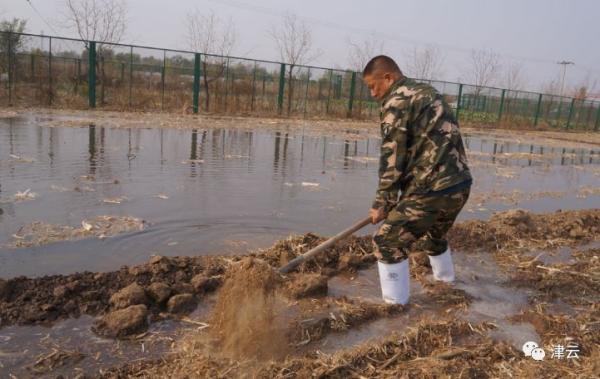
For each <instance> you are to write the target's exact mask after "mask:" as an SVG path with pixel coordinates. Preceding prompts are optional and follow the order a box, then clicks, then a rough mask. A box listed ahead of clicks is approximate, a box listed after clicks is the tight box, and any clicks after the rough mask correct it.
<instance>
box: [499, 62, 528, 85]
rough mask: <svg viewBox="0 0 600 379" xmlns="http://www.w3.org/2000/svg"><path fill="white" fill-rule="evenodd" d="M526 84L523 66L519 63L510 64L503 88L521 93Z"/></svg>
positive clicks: (505, 74)
mask: <svg viewBox="0 0 600 379" xmlns="http://www.w3.org/2000/svg"><path fill="white" fill-rule="evenodd" d="M526 82H527V80H526V79H525V73H524V70H523V65H522V64H521V63H519V62H512V63H509V64H508V66H507V67H506V71H505V73H504V80H503V84H502V86H503V87H504V88H506V89H508V90H511V91H520V90H522V89H523V88H525V85H526Z"/></svg>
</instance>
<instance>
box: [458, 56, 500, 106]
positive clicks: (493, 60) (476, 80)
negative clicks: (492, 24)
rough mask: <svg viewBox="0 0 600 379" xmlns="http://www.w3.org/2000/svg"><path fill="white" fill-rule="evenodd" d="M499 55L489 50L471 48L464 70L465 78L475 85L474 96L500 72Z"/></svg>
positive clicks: (492, 82)
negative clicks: (467, 63)
mask: <svg viewBox="0 0 600 379" xmlns="http://www.w3.org/2000/svg"><path fill="white" fill-rule="evenodd" d="M500 69H501V65H500V56H499V55H498V54H496V53H494V52H493V51H491V50H471V55H470V57H469V67H468V71H466V72H464V77H465V80H467V81H468V82H470V83H471V84H473V85H475V87H476V88H475V96H478V95H479V93H481V90H482V89H483V87H488V86H491V85H493V84H494V83H495V82H496V80H497V79H498V74H499V72H500Z"/></svg>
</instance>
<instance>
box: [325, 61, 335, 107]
mask: <svg viewBox="0 0 600 379" xmlns="http://www.w3.org/2000/svg"><path fill="white" fill-rule="evenodd" d="M332 80H333V71H332V70H329V87H328V88H327V103H326V107H325V111H326V113H327V114H329V101H330V100H331V81H332Z"/></svg>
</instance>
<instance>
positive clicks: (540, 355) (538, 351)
mask: <svg viewBox="0 0 600 379" xmlns="http://www.w3.org/2000/svg"><path fill="white" fill-rule="evenodd" d="M545 356H546V352H545V351H544V349H542V348H541V347H536V348H535V349H533V350H531V358H533V359H534V360H536V361H543V360H544V357H545Z"/></svg>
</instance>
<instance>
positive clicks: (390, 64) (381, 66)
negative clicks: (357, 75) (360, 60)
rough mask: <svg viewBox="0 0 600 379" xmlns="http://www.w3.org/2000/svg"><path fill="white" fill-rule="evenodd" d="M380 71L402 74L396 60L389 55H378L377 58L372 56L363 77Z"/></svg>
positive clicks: (382, 72)
mask: <svg viewBox="0 0 600 379" xmlns="http://www.w3.org/2000/svg"><path fill="white" fill-rule="evenodd" d="M379 73H381V74H385V73H392V74H399V75H402V71H400V67H398V65H397V64H396V62H395V61H394V60H393V59H392V58H390V57H388V56H387V55H378V56H376V57H375V58H372V59H371V60H370V61H369V63H367V65H366V66H365V69H364V70H363V77H365V76H368V75H373V74H379Z"/></svg>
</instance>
